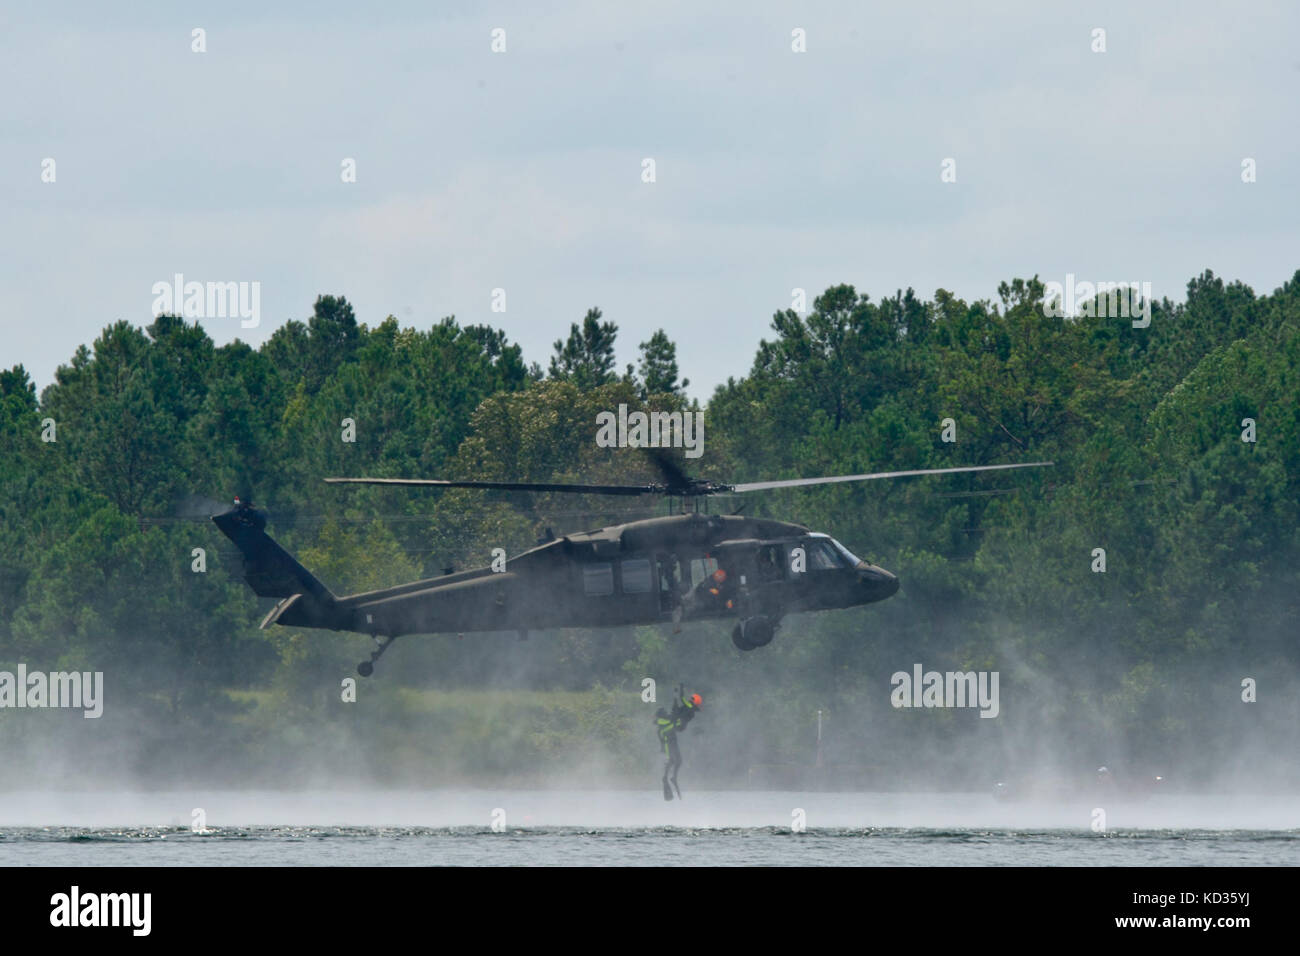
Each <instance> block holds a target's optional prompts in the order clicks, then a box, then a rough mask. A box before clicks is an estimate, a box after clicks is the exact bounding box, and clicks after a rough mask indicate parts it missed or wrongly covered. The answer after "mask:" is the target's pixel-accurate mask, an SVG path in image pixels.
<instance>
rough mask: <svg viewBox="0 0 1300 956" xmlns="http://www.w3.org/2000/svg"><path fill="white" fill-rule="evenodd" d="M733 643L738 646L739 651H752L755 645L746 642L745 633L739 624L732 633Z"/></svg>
mask: <svg viewBox="0 0 1300 956" xmlns="http://www.w3.org/2000/svg"><path fill="white" fill-rule="evenodd" d="M731 643H733V644H735V645H736V648H737V650H742V651H752V650H753V649H754V645H753V644H750V643H749V642H748V641H746V640H745V632H744V630H743V629H742V628H741V626H740V625H739V624H737V625H736V626H735V628H734V629H733V630H732V632H731Z"/></svg>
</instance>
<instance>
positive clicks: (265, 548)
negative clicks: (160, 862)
mask: <svg viewBox="0 0 1300 956" xmlns="http://www.w3.org/2000/svg"><path fill="white" fill-rule="evenodd" d="M212 520H213V522H214V523H215V524H216V526H217V527H218V528H220V529H221V533H222V534H224V535H225V536H226V537H227V538H229V539H230V540H231V541H233V542H234V543H235V546H236V547H237V548H239V553H240V555H241V556H242V557H243V559H244V580H245V581H247V582H248V586H249V587H251V588H252V589H253V592H254V593H255V594H258V595H260V596H261V597H274V598H283V600H281V601H280V603H279V604H277V605H276V606H275V609H274V610H273V611H271V613H270V614H268V615H267V616H266V619H265V620H264V621H262V627H264V628H266V627H270V626H271V625H272V624H276V623H279V624H289V625H296V626H299V627H329V628H334V629H336V630H350V627H349V626H348V620H345V618H347V615H346V614H345V613H344V612H343V611H341V610H340V609H338V608H337V606H336V600H335V597H334V595H333V594H331V593H330V590H329V588H327V587H325V585H324V584H322V583H321V582H320V581H319V580H317V578H316V577H315V576H314V575H312V573H311V572H310V571H308V570H307V569H306V568H304V567H303V566H302V565H301V564H299V563H298V562H297V560H295V559H294V557H293V555H291V554H290V553H289V552H288V551H286V550H284V548H282V547H280V546H279V545H278V544H276V543H275V542H274V541H273V540H271V536H270V535H268V534H267V533H266V515H264V514H263V513H262V512H260V511H255V510H254V509H253V508H252V507H250V506H247V505H236V506H235V507H234V508H231V509H230V510H229V511H227V512H225V513H224V514H219V515H213V517H212Z"/></svg>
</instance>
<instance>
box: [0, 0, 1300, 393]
mask: <svg viewBox="0 0 1300 956" xmlns="http://www.w3.org/2000/svg"><path fill="white" fill-rule="evenodd" d="M374 6H375V7H376V8H378V9H382V10H383V11H384V12H383V13H382V14H380V13H377V12H374V10H372V5H370V4H363V3H347V4H338V3H323V2H319V0H313V2H311V3H277V4H269V3H265V2H257V3H250V2H229V0H227V2H221V3H210V4H181V3H152V2H132V3H130V4H111V5H110V4H101V3H84V4H59V3H49V2H39V3H36V2H33V3H26V2H15V0H7V2H6V3H5V4H4V5H3V6H0V76H2V77H3V81H2V82H3V86H2V87H0V89H2V90H3V107H2V109H0V208H2V209H3V216H2V218H0V223H2V225H0V291H2V292H3V296H2V300H0V308H2V309H3V311H2V312H0V316H2V317H0V365H2V366H4V367H9V366H11V365H14V364H16V363H19V362H21V363H23V364H24V365H25V366H26V367H27V369H28V370H29V371H30V372H31V373H32V375H33V377H34V378H35V379H36V380H37V382H38V385H40V386H44V385H46V384H48V383H49V381H50V380H51V379H52V376H53V373H54V369H55V368H56V367H57V366H58V365H59V364H60V363H62V362H66V361H67V360H68V359H69V357H70V356H71V354H72V352H73V350H74V349H75V348H76V346H77V345H78V344H80V343H87V344H89V343H90V342H91V341H93V339H94V338H95V337H96V336H97V335H98V334H99V332H100V330H101V329H102V328H103V327H104V326H105V325H107V324H108V323H110V322H113V321H115V320H118V319H127V320H129V321H131V322H133V323H135V324H138V325H146V324H148V323H149V322H150V321H151V308H152V306H153V303H154V298H155V297H154V294H153V291H152V288H153V285H154V283H156V282H160V281H167V282H170V281H172V277H173V276H174V274H176V273H181V274H183V275H184V276H185V279H186V280H187V281H201V282H207V281H223V282H224V281H245V282H259V283H260V289H261V303H260V304H261V323H260V325H259V326H258V327H257V328H253V329H241V328H240V321H239V319H238V318H218V319H206V320H204V323H203V324H204V326H205V328H206V329H207V330H208V332H209V333H210V334H211V335H212V337H213V338H214V339H215V340H216V341H217V342H218V343H224V342H228V341H230V340H232V339H233V338H235V337H241V338H243V339H244V340H245V341H248V342H251V343H253V344H255V345H256V344H259V343H261V342H262V341H264V340H265V338H266V337H267V336H268V335H269V334H270V333H271V332H272V331H273V330H274V329H275V327H276V326H278V325H280V324H281V323H283V322H284V321H285V320H287V319H290V318H298V319H305V318H306V317H307V316H309V315H310V313H311V305H312V302H313V301H314V300H315V297H316V296H317V295H318V294H321V293H330V294H337V295H345V296H347V298H348V299H349V300H350V301H351V302H352V303H353V304H354V306H355V308H356V311H357V315H358V318H359V319H360V320H361V321H363V322H366V323H368V324H370V325H372V326H373V325H375V324H377V323H378V322H380V321H382V320H383V319H384V317H385V316H387V315H389V314H393V315H396V316H397V317H398V318H399V319H400V320H401V321H402V323H403V324H408V325H415V326H417V327H420V328H427V327H428V326H429V325H430V324H432V323H433V322H435V321H436V320H437V319H439V318H440V317H442V316H445V315H450V314H454V315H455V316H456V317H457V318H458V319H459V320H460V321H461V323H462V324H468V323H486V324H492V325H496V326H499V327H502V328H504V329H505V330H506V332H507V334H508V335H509V336H510V338H511V339H512V340H514V341H517V342H520V343H521V344H522V345H523V346H524V351H525V356H526V357H527V358H528V359H529V360H530V361H537V362H540V363H541V364H542V365H543V366H544V365H545V364H546V362H547V358H548V356H549V354H550V351H551V343H552V342H553V341H554V340H555V339H557V338H559V337H561V336H563V335H565V334H567V330H568V326H569V323H570V322H574V321H579V320H581V318H582V315H583V313H584V312H585V311H586V310H587V308H589V307H590V306H593V305H598V306H600V308H601V309H602V310H603V311H604V313H605V316H606V318H608V319H611V320H613V321H615V322H617V323H618V325H619V329H620V333H619V359H620V367H621V365H622V364H623V363H626V362H630V361H634V360H635V358H636V346H637V343H639V342H641V341H644V340H645V339H647V338H648V337H649V336H650V334H651V333H652V332H653V331H654V330H655V329H657V328H660V327H662V328H664V329H665V330H666V331H667V332H668V334H669V336H670V337H671V338H672V339H674V340H675V341H676V342H677V345H678V358H679V364H680V365H681V371H682V374H683V375H684V376H686V377H688V378H690V379H691V382H692V387H691V388H690V389H689V391H690V393H692V394H694V395H696V396H698V397H700V398H702V399H704V398H707V397H708V395H709V394H710V393H711V392H712V389H713V387H714V386H715V385H717V384H719V383H720V382H723V381H725V380H726V378H727V377H728V376H740V375H744V374H745V373H746V372H747V371H748V369H749V366H750V362H751V360H752V358H753V354H754V349H755V346H756V345H757V343H758V341H759V339H760V338H762V337H764V336H765V335H768V334H769V323H770V320H771V316H772V313H773V312H775V311H777V310H779V309H784V308H788V307H789V306H790V304H791V290H792V289H794V288H797V287H798V288H804V289H807V290H808V294H809V300H810V301H811V298H812V296H813V295H815V294H817V293H818V292H820V291H822V290H823V289H825V288H826V287H827V286H828V285H831V284H834V283H840V282H847V283H852V284H853V285H855V286H856V287H857V288H858V289H859V290H860V291H866V292H869V293H870V294H871V295H872V297H873V298H876V299H878V298H880V297H881V296H883V295H887V294H892V292H893V291H894V290H895V289H898V288H904V289H905V288H907V287H909V286H911V287H913V288H915V289H916V291H917V292H918V294H921V295H923V296H925V297H929V296H930V295H931V294H932V293H933V292H934V290H935V289H936V288H938V287H944V288H948V289H951V290H953V291H955V292H956V293H958V294H959V295H961V296H962V297H964V298H967V299H977V298H994V297H995V296H996V288H997V284H998V282H999V281H1001V280H1004V279H1010V278H1013V277H1016V276H1026V277H1027V276H1031V275H1034V274H1035V273H1036V274H1038V275H1039V276H1040V277H1041V278H1043V279H1044V281H1046V280H1056V281H1064V278H1065V275H1066V273H1074V274H1075V275H1076V276H1077V277H1078V278H1079V279H1081V280H1083V279H1086V280H1089V281H1096V280H1105V281H1147V282H1150V283H1151V284H1152V291H1153V293H1154V295H1155V296H1156V297H1157V298H1160V297H1163V296H1168V297H1170V298H1172V299H1175V300H1180V299H1182V298H1183V297H1184V294H1185V286H1186V282H1187V280H1188V279H1189V278H1191V277H1192V276H1193V275H1196V274H1198V273H1199V272H1201V271H1202V270H1203V269H1206V268H1210V269H1213V270H1214V271H1215V272H1216V273H1217V274H1219V275H1222V276H1224V277H1226V278H1230V279H1235V278H1239V279H1241V280H1242V281H1244V282H1246V283H1248V284H1249V285H1251V286H1253V287H1254V288H1255V289H1256V291H1257V292H1261V293H1266V292H1270V291H1272V290H1273V289H1274V288H1275V287H1277V286H1278V285H1280V284H1281V283H1282V282H1284V281H1285V280H1287V279H1288V278H1289V277H1290V276H1291V275H1292V274H1293V273H1294V272H1295V271H1296V269H1297V268H1300V242H1297V235H1298V231H1297V222H1300V189H1298V188H1297V187H1298V186H1300V182H1298V181H1297V168H1298V166H1300V123H1297V117H1298V116H1300V96H1298V95H1297V93H1298V89H1297V88H1298V87H1300V50H1297V47H1296V38H1297V37H1298V36H1300V5H1297V4H1294V3H1256V2H1246V3H1242V4H1231V5H1225V4H1215V3H1205V2H1179V3H1140V4H1134V3H1131V2H1120V3H1088V4H1057V3H1042V2H1041V0H1034V2H1027V3H1000V4H997V5H996V6H997V7H998V8H999V10H1000V12H998V13H990V12H987V11H985V10H983V9H980V7H982V6H985V5H975V4H967V3H933V4H930V3H910V2H909V3H895V4H870V5H868V4H863V3H809V2H798V3H774V2H765V0H749V2H745V3H730V4H703V3H699V2H686V3H675V2H662V0H654V2H650V3H637V4H631V3H611V2H608V0H605V2H592V3H570V4H537V3H510V2H504V3H496V4H489V5H487V12H482V10H481V5H477V4H468V3H428V2H425V3H387V4H377V5H374ZM538 8H544V9H545V12H539V10H538ZM195 28H202V29H203V30H204V31H205V39H206V52H203V53H196V52H193V51H192V45H193V43H194V41H193V39H192V31H193V30H194V29H195ZM494 28H501V29H503V30H504V31H505V44H506V51H505V52H504V53H493V52H492V49H491V45H492V31H493V29H494ZM796 28H798V29H802V30H803V31H806V46H807V51H806V52H804V53H796V52H794V51H793V50H792V48H791V47H792V43H793V42H794V41H793V40H792V31H794V30H795V29H796ZM1096 28H1102V29H1104V30H1105V45H1106V50H1105V52H1104V53H1095V52H1093V49H1092V48H1093V46H1094V44H1095V42H1096V41H1095V40H1094V36H1093V30H1094V29H1096ZM1248 157H1249V158H1252V159H1253V160H1254V161H1255V164H1256V175H1257V182H1254V183H1251V184H1246V183H1243V182H1242V161H1243V159H1246V158H1248ZM348 158H351V159H354V160H355V162H356V182H355V183H344V182H342V180H341V171H342V163H343V162H344V160H345V159H348ZM646 158H652V159H653V160H654V161H655V178H656V181H655V182H653V183H645V182H643V181H642V170H643V160H644V159H646ZM948 158H951V159H953V160H955V168H956V180H957V181H956V182H955V183H945V182H942V181H941V172H942V164H943V162H944V160H945V159H948ZM46 159H53V160H54V161H55V166H54V170H55V181H54V182H53V183H48V182H43V181H42V171H43V161H44V160H46ZM496 288H502V289H504V290H505V292H506V311H505V312H504V313H500V312H493V311H492V309H491V306H492V290H493V289H496Z"/></svg>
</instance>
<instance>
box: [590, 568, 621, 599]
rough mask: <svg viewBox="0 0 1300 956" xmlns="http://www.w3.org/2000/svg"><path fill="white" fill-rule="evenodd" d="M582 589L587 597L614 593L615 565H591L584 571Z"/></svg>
mask: <svg viewBox="0 0 1300 956" xmlns="http://www.w3.org/2000/svg"><path fill="white" fill-rule="evenodd" d="M582 589H583V590H584V591H586V592H587V597H601V596H603V595H606V594H613V593H614V565H612V564H589V565H587V566H586V567H584V568H583V569H582Z"/></svg>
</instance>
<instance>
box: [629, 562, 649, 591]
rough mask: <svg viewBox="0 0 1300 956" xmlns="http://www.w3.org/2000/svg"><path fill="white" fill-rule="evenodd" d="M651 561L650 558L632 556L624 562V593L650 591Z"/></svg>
mask: <svg viewBox="0 0 1300 956" xmlns="http://www.w3.org/2000/svg"><path fill="white" fill-rule="evenodd" d="M650 582H651V577H650V561H649V559H648V558H631V559H629V560H627V561H624V562H623V593H624V594H649V593H650Z"/></svg>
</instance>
